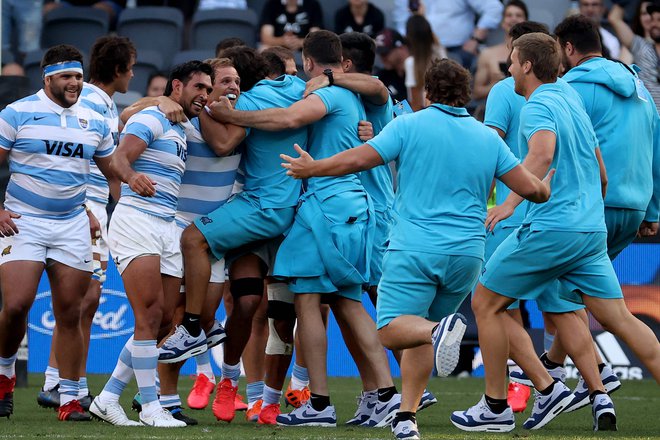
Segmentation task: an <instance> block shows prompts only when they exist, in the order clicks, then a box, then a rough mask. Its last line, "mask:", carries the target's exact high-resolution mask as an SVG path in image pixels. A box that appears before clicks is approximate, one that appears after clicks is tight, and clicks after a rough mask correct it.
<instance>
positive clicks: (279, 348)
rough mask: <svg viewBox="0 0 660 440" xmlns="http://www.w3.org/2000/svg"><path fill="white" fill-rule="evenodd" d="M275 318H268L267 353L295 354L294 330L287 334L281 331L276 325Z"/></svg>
mask: <svg viewBox="0 0 660 440" xmlns="http://www.w3.org/2000/svg"><path fill="white" fill-rule="evenodd" d="M275 322H276V321H275V320H274V319H272V318H268V330H269V332H268V341H267V342H266V354H268V355H287V356H290V355H292V354H293V332H291V334H286V333H285V332H280V331H279V330H278V328H277V326H276V325H275Z"/></svg>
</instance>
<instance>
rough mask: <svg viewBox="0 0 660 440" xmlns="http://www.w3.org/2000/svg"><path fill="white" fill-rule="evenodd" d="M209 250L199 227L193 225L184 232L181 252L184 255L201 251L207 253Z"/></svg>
mask: <svg viewBox="0 0 660 440" xmlns="http://www.w3.org/2000/svg"><path fill="white" fill-rule="evenodd" d="M207 249H208V244H207V243H206V238H204V235H203V234H202V233H201V232H200V231H199V229H197V226H195V225H194V224H192V225H190V226H188V227H187V228H186V229H184V230H183V234H181V251H182V252H183V253H184V254H186V253H190V252H195V251H200V250H203V251H206V250H207Z"/></svg>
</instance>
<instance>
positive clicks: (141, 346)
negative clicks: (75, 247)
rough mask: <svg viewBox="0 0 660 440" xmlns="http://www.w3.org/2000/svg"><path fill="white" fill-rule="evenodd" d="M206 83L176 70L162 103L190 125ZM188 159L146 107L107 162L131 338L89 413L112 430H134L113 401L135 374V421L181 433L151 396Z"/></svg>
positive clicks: (208, 74) (172, 287) (175, 283)
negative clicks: (114, 191) (114, 188)
mask: <svg viewBox="0 0 660 440" xmlns="http://www.w3.org/2000/svg"><path fill="white" fill-rule="evenodd" d="M212 78H213V69H212V68H211V66H209V65H208V64H205V63H201V62H199V61H190V62H188V63H184V64H180V65H178V66H175V67H174V69H173V70H172V73H171V74H170V80H169V82H168V86H167V90H166V95H167V96H169V97H170V98H171V99H173V100H174V101H176V102H177V103H178V104H179V105H181V107H183V111H184V113H185V114H186V116H187V117H188V118H192V117H194V116H197V115H198V114H199V112H200V111H202V109H203V108H204V105H205V104H206V101H207V97H208V94H209V93H210V92H211V89H212ZM186 156H187V149H186V137H185V129H184V126H183V124H174V123H171V122H170V121H169V120H167V119H166V117H165V114H164V113H163V112H161V111H160V110H159V109H158V107H148V108H146V109H144V110H142V111H140V112H138V113H137V114H135V115H134V116H132V117H131V118H130V119H129V120H128V123H127V124H126V127H124V130H123V132H122V137H121V140H120V143H119V147H118V148H117V153H116V154H115V157H114V158H113V161H112V171H113V172H114V173H115V174H116V175H117V177H118V178H119V179H120V180H121V181H122V182H124V184H122V194H121V198H120V200H119V203H118V205H117V208H116V209H115V212H114V215H113V217H112V220H111V222H110V231H109V237H108V238H109V240H108V241H109V245H110V249H111V252H112V255H113V258H114V260H115V264H116V265H117V269H118V270H119V273H120V274H121V275H122V279H123V281H124V287H125V289H126V294H127V296H128V298H129V301H130V302H131V306H132V309H133V313H134V315H135V332H134V335H133V338H131V339H129V340H128V342H127V343H126V345H125V347H124V349H123V350H122V353H121V354H120V357H119V361H118V363H117V366H116V367H115V371H114V372H113V374H112V377H111V378H110V380H109V381H108V383H107V384H106V386H105V387H104V389H103V391H102V392H101V394H100V395H99V396H98V397H97V398H96V399H94V402H93V403H92V406H91V408H90V411H91V412H92V413H93V414H95V415H97V416H99V417H100V418H102V419H104V420H106V421H108V422H111V423H113V424H116V425H129V424H131V423H134V422H131V421H130V420H128V418H127V417H126V415H125V414H124V413H123V409H121V406H120V405H119V395H120V394H121V392H122V391H123V389H124V388H125V386H126V384H127V382H128V381H129V380H130V377H131V375H132V374H133V373H135V377H136V380H137V383H138V388H139V391H140V395H141V399H142V412H141V413H140V421H141V422H142V423H143V424H145V425H149V426H155V427H183V426H186V424H185V422H182V421H180V420H176V419H174V418H173V417H172V414H171V413H170V412H168V411H166V410H163V408H162V407H161V405H160V402H159V401H158V396H157V392H156V366H157V362H158V349H157V348H156V340H157V339H158V338H159V337H163V336H165V335H163V334H162V332H163V330H164V329H163V328H162V327H161V323H162V322H163V321H164V322H168V321H169V320H171V318H169V319H168V318H167V317H164V314H171V313H173V310H168V309H167V307H166V303H167V302H171V301H172V300H171V298H172V297H178V295H179V286H180V283H181V277H182V275H183V270H182V266H183V265H182V262H181V250H180V247H179V243H178V242H177V237H178V234H177V231H176V228H177V226H176V223H175V222H174V215H175V213H176V207H177V200H178V195H179V187H180V184H181V178H182V176H183V172H184V169H185V160H186ZM163 379H164V378H163V377H162V374H161V381H163Z"/></svg>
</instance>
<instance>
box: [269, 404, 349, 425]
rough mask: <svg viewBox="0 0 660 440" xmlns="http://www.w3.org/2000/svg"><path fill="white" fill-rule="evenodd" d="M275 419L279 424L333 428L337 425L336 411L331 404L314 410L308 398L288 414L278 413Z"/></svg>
mask: <svg viewBox="0 0 660 440" xmlns="http://www.w3.org/2000/svg"><path fill="white" fill-rule="evenodd" d="M276 420H277V424H278V425H279V426H320V427H322V428H334V427H336V426H337V413H336V412H335V407H334V406H332V405H329V406H328V407H326V408H325V409H324V410H322V411H316V410H315V409H314V408H313V407H312V402H311V401H310V400H308V401H307V402H305V404H303V405H302V406H300V407H298V408H296V409H294V410H293V411H291V412H290V413H289V414H280V415H279V416H277V419H276Z"/></svg>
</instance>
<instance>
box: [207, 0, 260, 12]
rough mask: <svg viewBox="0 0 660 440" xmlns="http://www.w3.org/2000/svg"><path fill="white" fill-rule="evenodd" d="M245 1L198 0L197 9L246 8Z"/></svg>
mask: <svg viewBox="0 0 660 440" xmlns="http://www.w3.org/2000/svg"><path fill="white" fill-rule="evenodd" d="M247 7H248V6H247V2H246V1H245V0H199V6H197V10H198V11H204V10H209V9H221V8H228V9H247Z"/></svg>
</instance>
